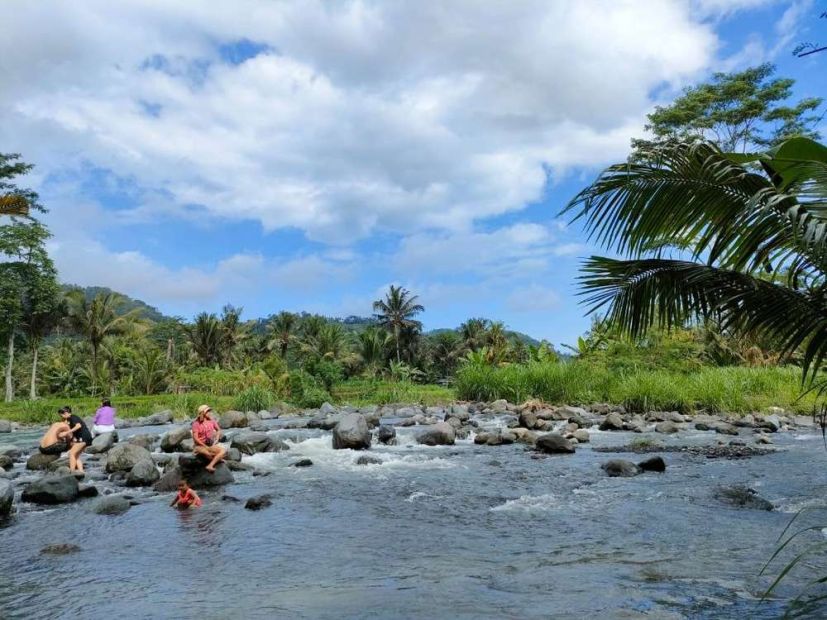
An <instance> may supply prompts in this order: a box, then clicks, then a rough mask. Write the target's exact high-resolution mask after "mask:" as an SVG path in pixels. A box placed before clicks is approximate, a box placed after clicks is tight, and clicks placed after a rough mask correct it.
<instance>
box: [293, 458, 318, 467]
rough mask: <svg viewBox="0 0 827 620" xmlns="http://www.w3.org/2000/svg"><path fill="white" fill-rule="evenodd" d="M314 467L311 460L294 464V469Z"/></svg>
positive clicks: (301, 460) (303, 460)
mask: <svg viewBox="0 0 827 620" xmlns="http://www.w3.org/2000/svg"><path fill="white" fill-rule="evenodd" d="M311 465H313V461H311V460H310V459H300V460H298V461H296V462H295V463H293V467H310V466H311Z"/></svg>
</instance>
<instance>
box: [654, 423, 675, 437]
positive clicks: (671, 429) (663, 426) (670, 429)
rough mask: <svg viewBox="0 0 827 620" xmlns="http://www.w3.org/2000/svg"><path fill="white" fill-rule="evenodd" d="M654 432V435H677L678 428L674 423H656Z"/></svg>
mask: <svg viewBox="0 0 827 620" xmlns="http://www.w3.org/2000/svg"><path fill="white" fill-rule="evenodd" d="M655 432H656V433H665V434H669V433H677V432H678V426H677V424H675V423H674V422H669V421H666V422H658V423H657V424H655Z"/></svg>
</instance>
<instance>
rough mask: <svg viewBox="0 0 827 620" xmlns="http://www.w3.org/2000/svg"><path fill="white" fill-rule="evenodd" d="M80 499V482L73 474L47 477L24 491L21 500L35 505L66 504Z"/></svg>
mask: <svg viewBox="0 0 827 620" xmlns="http://www.w3.org/2000/svg"><path fill="white" fill-rule="evenodd" d="M77 497H78V481H77V478H75V477H74V476H72V475H71V474H69V475H65V476H46V477H45V478H41V479H40V480H37V481H35V482H32V483H31V484H29V485H28V486H27V487H26V488H25V489H23V495H22V497H21V499H22V500H23V501H24V502H30V503H33V504H49V505H51V504H65V503H67V502H71V501H74V500H75V499H77Z"/></svg>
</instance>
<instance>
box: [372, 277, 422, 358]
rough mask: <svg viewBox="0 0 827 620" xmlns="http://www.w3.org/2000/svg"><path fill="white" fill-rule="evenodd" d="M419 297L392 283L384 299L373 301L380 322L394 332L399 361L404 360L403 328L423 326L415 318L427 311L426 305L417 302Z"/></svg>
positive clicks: (417, 328) (415, 328)
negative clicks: (402, 346) (402, 345)
mask: <svg viewBox="0 0 827 620" xmlns="http://www.w3.org/2000/svg"><path fill="white" fill-rule="evenodd" d="M417 299H418V297H417V296H416V295H411V294H410V292H409V291H408V290H406V289H404V288H402V287H401V286H394V285H391V286H390V288H389V289H388V292H387V293H386V295H385V298H384V299H379V300H377V301H374V302H373V311H374V312H375V313H376V319H377V320H378V322H379V324H380V325H381V326H382V327H384V328H385V329H387V330H389V331H391V332H392V333H393V339H394V343H395V344H396V362H397V363H401V362H402V348H401V339H400V338H401V333H402V330H403V329H414V330H419V329H421V327H422V323H420V322H419V321H417V320H415V319H414V318H413V317H415V316H416V315H417V314H419V313H420V312H424V311H425V308H424V306H422V305H421V304H419V303H417Z"/></svg>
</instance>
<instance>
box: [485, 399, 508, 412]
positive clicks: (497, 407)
mask: <svg viewBox="0 0 827 620" xmlns="http://www.w3.org/2000/svg"><path fill="white" fill-rule="evenodd" d="M489 408H490V409H491V411H493V412H494V413H505V412H506V411H508V401H507V400H505V399H504V398H500V399H497V400H495V401H494V402H493V403H491V406H490V407H489Z"/></svg>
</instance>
